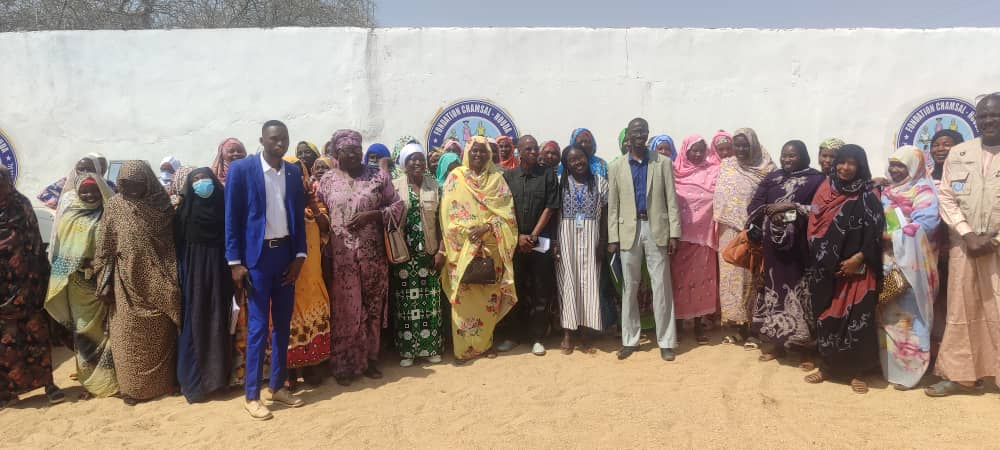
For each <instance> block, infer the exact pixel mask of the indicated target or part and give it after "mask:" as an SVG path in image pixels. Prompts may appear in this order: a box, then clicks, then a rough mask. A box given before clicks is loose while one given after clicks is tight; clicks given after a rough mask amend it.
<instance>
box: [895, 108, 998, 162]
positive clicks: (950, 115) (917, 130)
mask: <svg viewBox="0 0 1000 450" xmlns="http://www.w3.org/2000/svg"><path fill="white" fill-rule="evenodd" d="M944 129H948V130H952V131H955V132H958V133H959V134H961V135H962V137H963V138H964V139H965V140H966V141H969V140H972V139H975V138H976V137H978V136H979V128H977V127H976V106H975V105H973V104H972V103H969V102H968V101H966V100H962V99H960V98H953V97H943V98H935V99H933V100H928V101H926V102H924V103H923V104H921V105H920V106H918V107H917V108H916V109H914V110H913V112H911V113H910V115H908V116H906V120H905V121H903V126H902V127H900V129H899V134H897V135H896V146H897V147H902V146H904V145H912V146H914V147H917V148H919V149H920V150H922V151H923V152H924V162H925V163H926V164H927V167H928V169H927V170H928V171H929V172H930V171H933V170H934V161H933V160H932V159H931V156H930V151H931V139H932V138H933V136H934V133H937V132H938V131H941V130H944Z"/></svg>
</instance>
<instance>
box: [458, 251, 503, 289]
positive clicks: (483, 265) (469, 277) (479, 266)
mask: <svg viewBox="0 0 1000 450" xmlns="http://www.w3.org/2000/svg"><path fill="white" fill-rule="evenodd" d="M496 283H497V271H496V267H495V266H494V265H493V258H492V257H490V252H489V250H487V249H486V248H484V247H483V246H482V245H480V246H479V248H478V249H477V250H476V254H475V256H473V257H472V261H469V266H468V267H466V268H465V273H464V274H462V284H496Z"/></svg>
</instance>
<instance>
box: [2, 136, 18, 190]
mask: <svg viewBox="0 0 1000 450" xmlns="http://www.w3.org/2000/svg"><path fill="white" fill-rule="evenodd" d="M0 163H3V165H5V166H7V168H8V169H10V174H11V176H13V177H14V183H17V155H15V154H14V146H13V145H11V143H10V139H7V135H6V134H3V130H0Z"/></svg>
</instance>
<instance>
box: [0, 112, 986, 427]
mask: <svg viewBox="0 0 1000 450" xmlns="http://www.w3.org/2000/svg"><path fill="white" fill-rule="evenodd" d="M976 120H977V124H978V126H979V129H980V131H981V133H982V137H981V138H976V139H974V140H971V141H968V142H963V137H962V136H961V135H960V134H958V133H955V132H953V131H950V130H943V131H941V132H939V133H938V134H937V135H936V136H934V138H933V143H932V148H930V149H928V150H924V149H918V148H916V147H912V146H904V147H900V148H899V149H898V150H896V151H895V152H893V153H892V155H891V156H890V158H889V160H888V170H887V173H886V174H885V176H884V177H875V176H873V174H872V173H871V170H870V168H869V164H868V157H867V155H866V152H865V150H864V149H863V148H861V147H860V146H858V145H853V144H845V143H844V142H843V141H841V140H839V139H829V140H827V141H824V142H823V143H822V144H821V145H820V148H819V152H818V159H819V166H820V170H816V169H813V168H811V167H810V163H811V155H810V152H809V151H808V149H807V146H806V145H805V144H804V143H803V142H801V141H798V140H792V141H788V142H787V143H786V144H785V145H784V146H783V147H782V148H781V151H780V160H779V164H777V165H776V164H774V162H773V161H772V160H771V157H770V155H769V153H768V151H767V150H766V149H764V148H763V146H762V145H761V144H760V140H759V139H758V137H757V134H756V133H755V132H754V130H752V129H750V128H740V129H738V130H736V131H735V132H733V133H727V132H724V131H719V132H717V133H715V134H714V135H713V136H711V137H710V138H708V139H706V138H705V137H702V136H699V135H690V136H687V137H685V138H684V139H683V140H682V141H681V144H680V146H679V147H677V146H675V143H674V140H673V138H671V137H670V136H668V135H658V136H653V137H652V138H650V127H649V124H648V123H647V121H646V120H644V119H641V118H636V119H634V120H632V121H630V122H629V123H628V126H627V127H626V128H624V129H623V130H621V133H620V134H619V139H618V143H619V147H620V150H621V155H620V156H618V157H616V158H615V159H614V160H612V161H611V162H610V163H609V162H606V161H604V160H603V159H601V158H599V157H598V156H597V155H596V150H597V144H596V141H595V139H594V136H593V134H592V133H591V132H590V131H589V130H587V129H582V128H581V129H577V130H575V131H574V132H573V133H572V135H571V137H570V141H569V143H568V144H569V145H567V146H565V147H560V145H559V144H557V143H556V142H554V141H547V142H544V143H542V144H539V141H538V140H537V139H536V138H535V137H533V136H531V135H524V136H520V137H519V138H518V139H517V140H516V141H515V140H514V139H512V138H510V137H508V136H500V137H498V138H496V139H492V138H489V137H486V136H474V137H472V138H471V139H470V140H469V141H468V142H467V144H466V145H465V146H464V148H463V146H462V145H460V144H459V142H458V141H454V140H451V141H446V142H445V143H444V144H443V145H442V146H441V147H440V148H433V149H429V150H425V149H424V148H423V147H422V146H421V145H420V143H419V142H418V140H417V139H416V138H414V137H412V136H404V137H402V138H400V139H399V141H398V142H397V143H396V144H395V145H394V146H393V148H392V149H391V150H390V149H389V148H388V147H387V146H385V145H382V144H373V145H371V146H370V147H369V148H368V149H367V151H363V147H362V140H361V134H360V133H359V132H357V131H354V130H338V131H336V132H335V133H333V135H332V137H331V138H330V140H329V141H328V142H327V143H326V145H325V146H324V148H323V149H322V151H321V150H320V149H319V148H318V147H316V146H315V145H313V144H312V143H309V142H299V143H298V144H297V145H296V147H295V149H294V155H287V154H286V153H288V147H289V144H290V141H289V131H288V127H287V126H286V125H285V124H283V123H281V122H279V121H268V122H266V123H265V124H264V125H263V127H262V129H261V137H260V140H259V142H260V145H261V148H262V150H261V151H260V152H259V153H258V154H253V155H248V154H247V151H246V148H245V146H244V145H243V144H242V143H241V142H240V141H239V140H237V139H234V138H231V139H227V140H225V141H223V142H222V143H221V144H220V145H219V147H218V151H217V154H216V158H215V161H214V162H213V164H212V165H211V166H210V167H201V168H195V167H189V166H184V165H182V164H181V162H180V161H178V160H176V159H175V158H172V157H168V158H165V159H164V160H163V161H162V162H161V165H160V167H159V174H157V173H156V172H154V170H153V168H152V167H150V166H149V164H148V163H146V162H145V161H139V160H131V161H127V162H125V163H124V164H123V165H122V167H121V170H120V172H119V174H118V177H117V180H115V182H114V183H112V182H110V181H108V180H105V179H104V174H105V171H106V170H107V160H106V159H104V158H103V157H102V156H101V155H98V154H91V155H87V156H86V157H84V158H83V159H81V160H80V161H78V162H77V163H76V164H75V166H74V167H73V169H72V170H71V171H70V173H69V175H68V176H67V177H65V178H64V179H61V180H59V181H58V182H56V183H54V184H53V185H51V186H49V187H47V188H46V189H45V191H44V192H42V194H41V195H40V196H39V197H38V198H39V200H40V201H42V202H43V203H45V204H46V205H48V206H50V207H52V208H53V209H54V210H55V223H54V230H53V234H52V236H51V239H50V244H49V246H48V252H46V249H45V245H44V244H43V239H42V238H41V236H40V235H39V231H38V225H37V222H36V219H35V216H34V214H33V212H32V208H31V204H30V202H29V201H28V199H27V198H25V197H24V196H23V195H21V194H20V193H18V192H17V191H16V189H15V188H14V186H13V183H12V180H11V177H10V174H9V173H8V171H7V170H6V169H0V255H2V256H3V258H2V259H0V299H2V300H3V303H2V305H0V313H2V314H0V320H2V321H3V324H4V327H3V339H2V340H0V354H2V355H3V357H2V358H0V402H2V403H3V404H4V405H6V404H10V403H11V402H12V401H15V400H16V399H17V395H19V394H22V393H25V392H28V391H30V390H33V389H36V388H41V387H44V388H45V392H46V395H48V397H49V400H50V401H51V402H52V403H57V402H59V401H62V400H63V399H64V398H65V395H64V394H63V392H62V391H61V390H60V389H59V388H58V387H57V386H56V385H55V384H54V383H53V381H52V374H51V370H52V361H51V348H52V346H53V345H66V346H68V347H69V348H71V349H73V351H74V353H75V359H76V371H75V373H74V374H73V378H74V379H75V380H77V381H78V382H79V383H80V384H81V385H82V386H83V387H84V388H85V390H86V391H87V393H88V394H87V395H92V396H97V397H107V396H112V395H117V396H119V397H121V398H122V399H124V401H125V402H126V403H127V404H135V403H136V402H138V401H144V400H149V399H153V398H156V397H159V396H162V395H165V394H170V393H177V392H179V393H181V394H183V395H184V396H185V397H186V399H187V400H188V401H190V402H198V401H202V400H204V399H206V398H207V397H208V396H209V395H210V394H211V393H213V392H215V391H218V390H220V389H223V388H225V387H227V386H234V385H243V386H244V390H245V409H246V411H247V412H248V413H249V414H250V416H251V417H253V418H255V419H262V420H263V419H268V418H271V412H270V410H269V408H268V407H267V405H268V404H272V403H280V404H284V405H286V406H290V407H297V406H301V405H302V404H303V400H302V399H300V398H298V397H297V396H295V395H294V394H292V392H293V391H294V389H295V386H296V385H297V384H298V383H300V382H305V383H309V384H313V385H315V384H319V383H321V382H322V379H323V378H324V377H325V376H327V375H332V376H333V377H334V379H335V380H336V382H337V383H338V384H340V385H344V386H347V385H350V384H351V383H352V382H354V381H355V380H356V379H357V378H358V377H362V376H364V377H368V378H376V379H377V378H381V377H382V373H381V372H380V371H379V369H378V361H379V357H380V352H381V350H382V347H383V345H382V338H383V336H387V337H390V338H391V340H392V343H393V344H394V345H393V346H394V347H395V351H396V352H397V353H398V354H399V358H400V362H399V364H400V365H401V366H403V367H408V366H411V365H413V364H415V363H416V362H417V361H418V360H422V361H426V362H427V363H431V364H434V363H438V362H440V361H441V360H442V356H443V355H444V353H445V346H446V345H448V344H450V347H451V348H452V352H453V355H454V360H455V363H456V364H459V365H461V364H466V363H468V362H470V361H472V360H473V359H476V358H479V357H485V358H494V357H496V356H497V353H498V352H505V351H510V350H512V349H513V348H515V347H516V346H517V345H519V344H522V343H523V344H527V345H530V348H531V352H532V353H534V354H536V355H540V356H541V355H544V354H546V351H547V350H546V348H545V345H544V342H545V341H546V338H547V337H548V336H549V335H551V334H553V333H560V334H561V337H562V339H561V341H560V343H559V350H560V352H561V353H563V354H571V353H573V352H574V351H576V350H579V351H582V352H593V351H594V348H593V344H592V343H593V340H594V339H595V338H596V337H598V336H600V335H601V334H603V333H617V332H620V335H621V343H622V345H621V349H620V350H619V351H618V352H617V357H618V359H626V358H628V357H630V356H631V355H632V354H633V353H635V352H636V351H637V350H639V342H640V335H641V332H642V330H643V329H644V328H652V329H653V330H654V331H653V333H654V338H653V340H654V341H655V342H656V344H657V346H658V347H659V351H660V355H661V357H662V358H663V359H664V360H666V361H673V360H674V359H675V358H676V356H677V355H676V350H677V348H678V341H679V340H680V337H681V336H680V334H681V330H682V329H684V321H686V320H690V321H691V322H692V323H693V336H694V340H695V341H696V343H697V344H707V343H709V337H708V333H707V330H708V329H709V328H710V327H712V326H715V325H716V324H720V323H721V324H722V325H723V326H724V327H726V329H727V332H726V333H724V334H725V337H724V338H723V342H724V343H727V344H736V345H740V346H743V347H744V348H746V349H748V350H759V351H760V357H759V359H760V360H761V361H771V360H774V359H777V358H792V357H796V358H798V361H797V362H799V364H800V366H801V367H802V368H803V369H804V370H807V371H810V372H812V373H810V374H808V375H807V376H806V377H805V381H807V382H809V383H819V382H823V381H825V380H827V379H833V378H838V377H842V378H844V379H845V380H849V383H850V386H851V388H852V389H853V390H854V391H855V392H858V393H864V392H867V390H868V386H867V384H866V382H865V381H864V376H865V375H866V374H867V373H868V372H869V371H872V370H874V369H876V368H877V367H879V366H881V369H882V372H883V374H884V376H885V377H886V379H887V380H888V381H889V382H890V383H892V384H893V385H894V386H896V387H897V388H898V389H909V388H912V387H914V386H916V385H917V384H918V383H919V382H920V380H921V378H922V377H923V376H924V375H925V373H926V372H927V371H928V369H929V367H930V366H931V363H932V361H934V360H935V359H936V364H935V365H934V367H935V373H936V374H937V375H939V376H941V378H942V381H940V382H938V383H936V384H933V385H931V386H929V387H927V388H926V393H927V394H928V395H931V396H945V395H951V394H959V393H967V394H975V393H981V392H983V389H984V386H983V379H984V378H985V377H993V376H996V375H997V374H998V372H1000V303H998V300H1000V281H998V279H1000V251H998V248H1000V240H998V238H997V234H998V232H1000V159H994V156H995V155H996V154H997V152H998V151H1000V94H992V95H988V96H985V97H984V98H983V99H982V100H981V101H979V102H978V104H977V107H976ZM942 222H943V223H942ZM944 286H947V287H946V288H945V287H944ZM939 294H940V295H939ZM942 317H944V320H941V318H942ZM938 342H939V343H940V345H938ZM265 379H266V380H267V383H268V385H267V388H266V389H262V388H261V387H262V385H263V383H264V382H265V381H264V380H265Z"/></svg>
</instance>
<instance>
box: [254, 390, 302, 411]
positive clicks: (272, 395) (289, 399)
mask: <svg viewBox="0 0 1000 450" xmlns="http://www.w3.org/2000/svg"><path fill="white" fill-rule="evenodd" d="M261 397H264V400H269V401H271V402H277V403H281V404H282V405H285V406H287V407H289V408H298V407H300V406H302V405H305V404H306V402H305V400H302V399H301V398H298V397H296V396H294V395H292V393H291V392H288V389H285V388H281V389H279V390H278V392H271V391H270V390H268V389H265V390H263V391H262V392H261Z"/></svg>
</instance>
